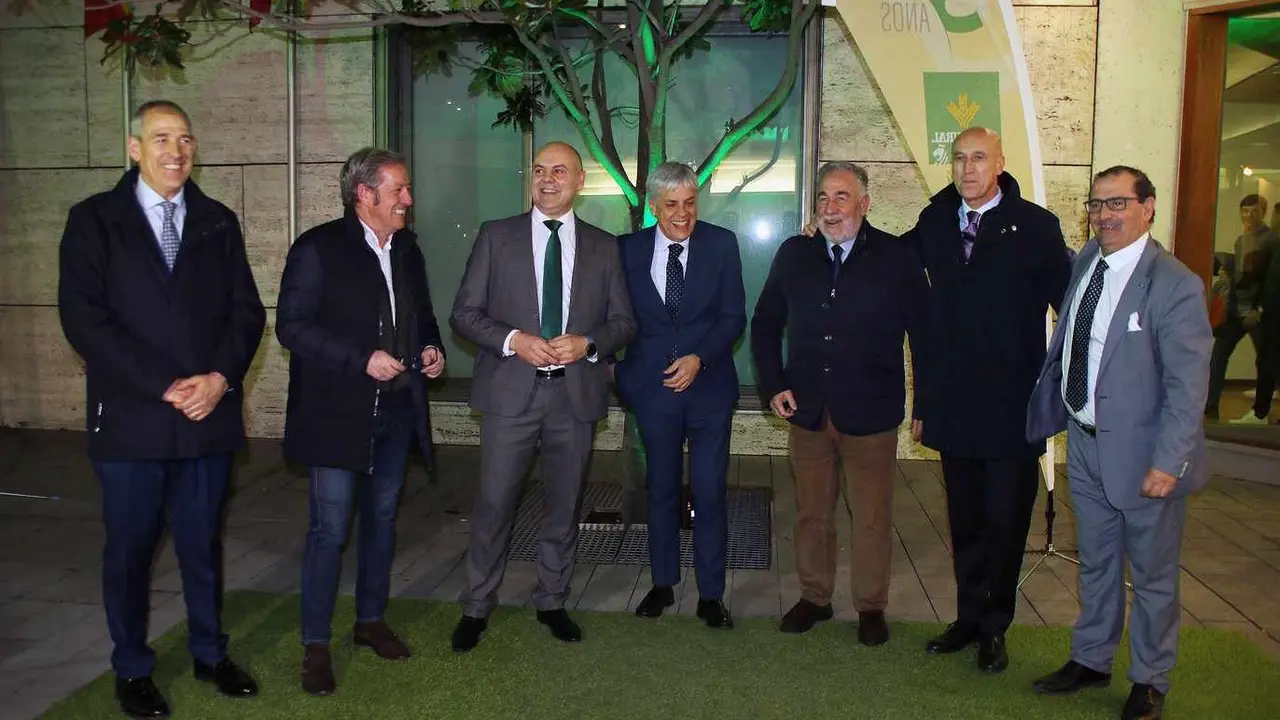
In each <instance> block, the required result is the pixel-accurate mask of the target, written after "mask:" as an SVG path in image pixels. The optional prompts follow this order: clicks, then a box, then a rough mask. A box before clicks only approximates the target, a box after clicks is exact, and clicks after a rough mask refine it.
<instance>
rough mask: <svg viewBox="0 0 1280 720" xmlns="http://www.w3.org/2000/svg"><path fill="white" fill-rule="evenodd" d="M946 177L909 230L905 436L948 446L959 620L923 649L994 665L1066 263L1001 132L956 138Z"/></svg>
mask: <svg viewBox="0 0 1280 720" xmlns="http://www.w3.org/2000/svg"><path fill="white" fill-rule="evenodd" d="M952 175H953V178H954V183H953V184H952V185H949V186H947V187H946V188H944V189H943V190H941V191H939V192H938V193H937V194H936V195H934V196H933V198H932V199H931V200H930V202H929V205H928V206H927V207H925V209H924V210H923V211H921V213H920V219H919V220H918V221H917V223H916V226H915V228H913V229H912V230H911V231H910V232H909V233H908V235H907V237H908V238H909V239H910V240H911V242H912V243H913V244H914V245H915V247H916V250H917V252H919V253H920V257H921V260H922V261H923V263H924V267H925V272H926V273H927V278H928V281H929V287H928V290H927V292H926V302H925V308H926V309H925V315H924V318H925V320H924V322H925V326H926V329H925V331H924V332H923V333H922V336H921V339H920V342H919V343H915V342H914V339H913V343H912V344H913V345H916V346H917V347H916V350H917V351H919V353H920V355H919V357H921V358H922V360H923V362H922V363H921V365H920V374H919V375H918V376H917V378H916V383H915V392H916V402H915V409H916V413H915V416H914V420H913V423H912V424H913V433H914V434H915V436H916V438H917V439H918V440H922V442H923V443H924V444H925V445H926V446H927V447H930V448H933V449H934V450H937V451H938V452H939V453H940V454H941V456H942V475H943V480H944V483H945V485H946V492H947V517H948V520H949V523H950V526H951V542H952V551H953V554H954V555H955V574H956V595H957V597H956V621H955V622H953V623H952V624H951V625H950V627H948V628H947V630H946V632H944V633H943V634H942V635H940V636H939V637H937V638H934V639H933V640H931V641H929V642H928V644H927V646H926V650H927V651H928V652H930V653H935V654H938V653H944V654H945V653H953V652H958V651H960V650H962V649H964V648H966V647H968V646H969V645H971V644H973V643H974V642H977V643H978V658H977V660H978V666H979V667H980V668H982V669H983V670H986V671H988V672H1000V671H1002V670H1004V669H1005V667H1007V666H1008V663H1009V655H1008V652H1007V650H1006V648H1005V630H1006V629H1008V627H1009V624H1010V623H1011V622H1013V613H1014V608H1015V605H1016V600H1017V595H1018V573H1019V572H1020V570H1021V567H1022V558H1023V554H1024V552H1025V549H1026V543H1027V531H1028V530H1029V529H1030V526H1031V512H1032V508H1033V506H1034V505H1035V499H1036V493H1037V491H1038V489H1039V483H1040V475H1039V471H1038V459H1039V457H1040V456H1041V455H1043V454H1044V452H1045V444H1044V442H1043V441H1038V442H1028V441H1027V439H1026V420H1027V401H1028V400H1029V399H1030V398H1031V391H1032V389H1033V388H1035V385H1036V378H1037V377H1039V374H1040V366H1041V365H1042V364H1043V363H1044V358H1045V354H1046V347H1047V344H1048V343H1047V338H1046V337H1045V313H1047V312H1048V310H1049V307H1050V306H1052V307H1053V308H1054V309H1055V310H1056V309H1058V307H1059V306H1060V305H1061V303H1062V297H1063V294H1064V293H1065V292H1066V287H1067V281H1068V280H1069V278H1070V274H1071V261H1070V259H1069V255H1068V252H1067V247H1066V244H1065V243H1064V242H1063V238H1062V229H1061V227H1060V226H1059V223H1058V218H1057V217H1055V216H1054V215H1053V213H1050V212H1049V211H1048V210H1045V209H1044V208H1042V207H1040V206H1039V205H1036V204H1035V203H1033V202H1031V201H1030V200H1027V199H1025V198H1023V197H1022V194H1021V192H1020V190H1019V188H1018V182H1017V181H1016V180H1014V179H1013V176H1011V175H1009V174H1008V173H1006V172H1004V152H1003V150H1002V148H1001V144H1000V136H999V135H997V134H996V133H995V132H993V131H991V130H988V129H986V128H980V127H975V128H970V129H968V130H966V131H964V132H963V133H961V134H960V135H959V136H958V137H956V139H955V141H954V143H953V145H952Z"/></svg>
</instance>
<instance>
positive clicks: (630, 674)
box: [0, 592, 1280, 720]
mask: <svg viewBox="0 0 1280 720" xmlns="http://www.w3.org/2000/svg"><path fill="white" fill-rule="evenodd" d="M352 613H353V609H352V602H351V600H350V598H340V599H339V603H338V612H337V617H336V619H335V628H336V629H337V630H338V632H337V633H335V643H334V646H333V649H334V661H335V663H336V665H337V673H338V690H337V692H336V693H335V694H334V695H333V696H331V697H327V698H315V697H311V696H309V695H307V694H305V693H304V692H303V691H302V690H301V688H300V687H299V685H298V671H299V665H300V662H301V648H300V646H299V644H298V643H299V641H298V627H299V617H300V615H299V607H298V598H297V596H296V595H267V594H262V593H248V592H241V593H233V594H230V595H228V596H227V599H226V606H225V612H224V618H225V622H226V627H227V630H228V631H229V632H230V633H231V635H232V644H231V656H232V658H233V659H234V660H236V661H237V662H239V663H241V664H243V665H245V666H247V667H248V668H250V669H251V670H252V672H253V673H254V675H255V676H256V677H257V679H258V682H259V683H260V685H261V686H262V693H261V695H260V696H259V697H257V698H253V699H249V700H231V699H229V698H224V697H221V696H218V695H217V693H216V692H215V691H214V689H213V687H212V686H210V685H207V684H204V683H200V682H197V681H196V680H194V679H193V678H192V677H191V658H190V657H189V656H188V654H187V651H186V630H185V625H179V626H177V627H176V628H174V630H172V631H171V632H169V633H168V634H166V635H165V636H164V637H162V638H161V639H160V640H159V641H158V642H156V643H155V645H154V647H155V649H156V651H157V653H158V655H159V665H158V668H157V671H156V682H157V683H158V684H159V686H160V688H161V690H163V691H164V692H165V693H166V695H167V696H168V698H169V701H170V704H171V705H172V706H173V709H174V715H175V717H177V718H199V719H200V720H217V719H219V718H228V719H230V718H243V719H245V720H258V719H259V718H377V719H386V720H399V719H401V718H415V719H418V718H449V719H450V720H455V719H456V720H464V719H467V718H519V719H521V720H543V719H544V718H574V719H577V718H590V719H595V718H600V719H602V720H604V719H612V718H662V719H663V720H667V719H670V718H733V719H735V720H736V719H738V718H788V719H793V718H794V719H799V718H804V719H810V718H814V719H816V718H840V719H841V720H853V719H857V718H868V719H872V718H874V719H875V720H899V719H901V720H906V719H908V718H911V719H913V720H914V719H916V718H940V719H944V720H969V719H970V718H972V719H975V720H976V719H979V718H981V719H983V720H997V719H1001V718H1009V719H1010V720H1013V719H1014V718H1016V719H1018V720H1023V719H1025V718H1054V719H1055V720H1085V719H1093V718H1098V719H1103V718H1116V717H1119V713H1120V707H1121V706H1122V704H1123V703H1124V699H1125V697H1126V696H1127V694H1128V691H1129V683H1128V681H1127V680H1126V679H1125V678H1124V674H1125V672H1126V670H1127V665H1128V662H1127V655H1128V647H1127V645H1126V646H1122V647H1121V651H1120V653H1119V655H1120V657H1118V658H1117V660H1118V662H1117V667H1116V668H1115V676H1114V680H1113V683H1112V685H1111V687H1110V688H1108V689H1105V690H1089V691H1084V692H1082V693H1079V694H1077V695H1075V696H1069V697H1057V698H1049V697H1041V696H1038V695H1035V694H1034V693H1032V691H1031V682H1032V680H1033V679H1034V678H1036V677H1038V676H1040V675H1042V674H1044V673H1047V672H1049V671H1052V670H1054V669H1056V668H1057V667H1058V666H1060V665H1061V664H1062V663H1063V662H1064V661H1065V660H1066V657H1067V646H1068V639H1069V634H1070V631H1069V630H1068V629H1067V628H1043V627H1023V626H1015V627H1014V628H1013V629H1012V630H1010V632H1009V636H1008V639H1009V649H1010V654H1011V656H1012V660H1013V662H1012V665H1011V666H1010V668H1009V669H1008V670H1007V671H1005V672H1004V673H1003V674H1000V675H996V676H990V675H986V674H984V673H983V672H981V671H979V670H978V669H977V667H976V666H975V665H974V654H973V652H963V653H958V654H956V655H952V656H944V657H933V656H929V655H926V654H925V653H924V651H923V648H924V643H925V641H926V640H927V639H928V638H929V637H931V636H932V635H933V634H935V633H936V632H937V631H938V630H940V629H941V626H940V625H934V624H926V623H892V624H891V629H892V633H893V637H892V639H891V640H890V641H889V644H888V645H885V646H882V647H879V648H866V647H863V646H861V645H859V644H858V643H857V638H856V631H855V629H854V626H853V625H851V624H850V623H845V622H829V623H824V624H823V625H820V626H819V627H818V628H817V629H815V630H813V631H811V632H810V633H808V634H806V635H783V634H782V633H779V632H778V631H777V626H776V621H773V620H768V619H742V618H739V619H738V620H737V624H738V627H737V628H736V629H735V630H731V631H727V632H726V631H715V630H710V629H708V628H706V627H704V626H703V625H702V624H701V623H700V622H698V621H697V620H695V619H693V618H688V617H675V616H667V617H663V618H662V619H660V620H656V621H653V620H642V619H639V618H636V617H635V616H634V615H631V614H623V613H598V612H575V613H574V617H575V618H576V619H577V620H578V621H579V623H580V624H581V625H582V627H583V631H584V634H585V640H584V642H582V643H581V644H575V645H566V644H564V643H560V642H558V641H556V640H554V639H552V638H551V637H550V635H549V633H548V632H547V630H546V628H544V627H542V626H541V625H539V624H538V623H537V622H536V621H535V620H534V617H533V611H532V610H530V609H528V608H500V609H499V610H498V611H497V612H496V613H495V614H494V616H493V617H492V618H491V619H490V624H489V630H488V632H486V633H485V635H484V638H483V640H482V641H481V643H480V646H479V647H478V648H476V649H475V650H473V651H472V652H471V653H469V654H465V655H455V654H454V653H453V652H452V651H451V650H450V649H449V647H448V645H449V636H450V633H451V632H452V630H453V626H454V623H455V622H456V621H457V619H458V613H459V607H458V606H457V605H455V604H452V603H442V602H431V601H423V600H406V599H397V600H393V601H392V603H391V607H390V609H389V610H388V621H389V622H390V623H391V624H392V626H393V627H394V628H395V629H396V630H397V632H398V633H399V634H400V635H401V637H403V638H404V639H405V641H406V642H408V643H409V645H410V647H412V648H413V649H414V651H415V655H414V657H413V658H412V659H410V660H408V661H405V662H399V663H395V662H387V661H384V660H380V659H378V658H377V657H376V656H374V655H373V653H372V652H371V651H369V650H367V649H365V648H356V647H355V646H354V645H352V643H351V640H350V623H351V621H352V618H353V615H352ZM1173 681H1174V689H1173V692H1172V694H1171V695H1170V696H1169V700H1168V701H1167V703H1166V709H1167V711H1166V713H1165V717H1166V718H1167V720H1177V719H1178V718H1197V719H1201V718H1213V719H1214V720H1230V719H1232V718H1241V719H1244V718H1248V719H1249V720H1259V719H1262V718H1280V664H1277V663H1276V662H1274V661H1273V660H1272V659H1271V658H1269V657H1267V655H1266V654H1265V653H1263V651H1262V650H1261V649H1260V648H1258V647H1257V646H1256V645H1254V644H1252V643H1250V642H1249V641H1248V640H1247V639H1246V638H1245V637H1243V636H1241V635H1238V634H1235V633H1231V632H1226V631H1214V630H1204V629H1188V630H1184V631H1183V633H1182V642H1181V647H1180V652H1179V658H1178V667H1177V670H1176V671H1175V673H1174V678H1173ZM0 714H3V713H0ZM44 717H46V718H51V719H54V720H60V719H62V718H75V719H76V720H84V719H86V718H118V717H120V714H119V710H118V709H117V706H116V704H115V700H114V695H113V684H112V675H111V674H110V673H107V674H106V675H104V676H103V677H100V678H98V679H97V680H94V681H93V682H92V683H90V684H89V685H87V686H85V687H84V688H82V689H80V690H79V691H77V692H76V693H75V694H74V695H73V696H71V697H70V698H67V699H66V700H64V701H62V702H60V703H58V704H57V705H56V706H54V707H53V708H51V709H50V710H49V712H48V713H47V714H46V715H45V716H44Z"/></svg>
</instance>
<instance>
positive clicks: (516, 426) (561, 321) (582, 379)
mask: <svg viewBox="0 0 1280 720" xmlns="http://www.w3.org/2000/svg"><path fill="white" fill-rule="evenodd" d="M585 180H586V173H584V172H583V170H582V158H581V156H580V155H579V154H578V152H577V151H576V150H574V149H573V148H572V147H571V146H569V145H566V144H565V143H550V144H548V145H546V146H545V147H543V148H542V149H541V150H539V151H538V153H537V155H536V156H535V157H534V160H533V209H532V210H531V211H530V212H526V213H522V214H520V215H516V216H514V217H509V218H506V219H503V220H495V221H492V222H487V223H485V224H483V225H481V226H480V234H479V236H478V237H477V238H476V242H475V246H474V247H472V249H471V257H470V258H468V260H467V269H466V272H465V274H464V275H463V277H462V284H461V286H460V287H459V288H458V296H457V298H455V299H454V302H453V313H452V315H451V316H450V318H449V320H450V324H451V325H452V326H453V329H454V330H455V331H457V332H458V334H459V335H462V336H463V337H465V338H466V339H468V340H470V341H471V342H473V343H475V344H476V345H477V346H478V347H479V350H480V354H479V357H477V359H476V365H475V374H474V378H473V379H472V385H471V408H472V409H473V410H476V411H477V412H480V413H482V414H483V417H482V418H481V420H480V446H481V454H480V495H479V498H478V499H477V500H476V504H475V507H474V508H473V509H472V514H471V543H470V549H469V550H468V552H467V588H466V590H465V591H463V594H462V602H463V615H462V619H461V620H459V621H458V626H457V628H456V629H455V630H454V633H453V639H452V644H453V649H454V651H456V652H466V651H468V650H471V649H472V648H474V647H475V646H476V645H477V644H478V643H479V642H480V635H481V633H483V632H484V631H485V629H486V628H487V626H488V620H487V619H488V617H489V613H491V612H492V611H493V608H494V606H495V605H497V602H498V587H499V586H500V585H501V584H502V575H503V572H504V570H505V569H506V563H507V550H508V546H509V543H510V539H511V525H512V522H513V521H514V519H515V513H516V505H517V503H518V501H519V498H520V492H521V490H522V489H523V485H524V477H525V473H526V471H527V470H528V467H529V462H530V460H531V459H532V457H533V452H534V448H535V446H538V445H539V444H540V446H541V451H540V454H541V456H542V479H543V487H544V490H545V493H546V494H545V498H546V499H545V515H544V518H543V521H542V528H541V534H540V537H539V542H538V586H537V588H536V589H535V590H534V592H533V599H532V603H533V606H534V607H535V608H536V609H537V611H538V612H537V616H538V621H539V622H541V623H542V624H544V625H546V626H547V627H549V628H550V629H551V634H552V635H553V636H555V637H556V638H557V639H559V640H563V641H565V642H577V641H579V640H581V639H582V630H581V629H580V628H579V627H578V626H577V624H575V623H574V622H573V620H571V619H570V618H569V615H568V613H567V612H566V611H565V609H564V601H565V598H567V597H568V595H569V579H570V577H571V576H572V575H573V559H574V551H575V550H576V548H577V535H578V518H577V512H578V500H579V495H580V493H581V490H582V480H583V475H584V473H585V472H586V467H587V458H588V457H589V456H590V455H591V440H592V437H593V435H594V433H595V426H596V423H597V422H598V421H600V420H601V419H603V418H604V417H605V413H606V411H607V409H608V395H607V386H608V382H609V377H608V374H607V372H606V367H605V363H604V361H603V360H604V358H605V357H606V356H608V355H609V354H610V353H612V352H615V351H617V350H620V349H621V348H622V347H623V346H624V345H626V344H627V342H628V341H630V340H631V336H632V335H634V334H635V330H636V324H635V320H634V319H633V318H632V316H631V302H630V300H629V299H628V295H627V285H626V281H625V280H624V279H623V276H622V265H621V263H620V262H619V259H618V246H617V243H616V241H615V240H614V237H613V236H612V235H610V234H608V233H606V232H605V231H603V230H601V229H599V228H597V227H593V226H591V225H588V224H587V223H585V222H583V221H581V220H579V219H577V218H576V217H574V213H573V201H574V199H575V198H576V197H577V195H578V191H579V190H581V189H582V184H583V182H585Z"/></svg>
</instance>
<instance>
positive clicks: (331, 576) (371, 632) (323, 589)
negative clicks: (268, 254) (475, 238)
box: [276, 148, 444, 695]
mask: <svg viewBox="0 0 1280 720" xmlns="http://www.w3.org/2000/svg"><path fill="white" fill-rule="evenodd" d="M338 184H339V186H340V192H341V195H342V204H343V206H344V208H345V211H344V212H343V216H342V217H341V218H338V219H336V220H331V221H329V222H327V223H324V224H323V225H319V226H316V227H314V228H311V229H310V230H308V231H307V232H305V233H303V234H302V237H300V238H298V240H297V242H295V243H294V244H293V247H291V248H290V249H289V257H288V260H287V261H286V263H285V268H284V276H283V277H282V278H281V280H280V300H279V302H278V303H277V310H276V336H277V337H279V338H280V345H281V346H283V347H284V348H285V349H287V350H288V351H289V353H290V355H289V403H288V410H287V414H286V417H285V428H284V451H285V457H286V458H288V459H289V460H291V461H293V462H297V463H301V464H303V465H306V466H307V467H308V475H309V477H308V481H309V483H308V490H309V493H310V498H309V499H310V503H309V504H310V511H311V526H310V530H309V531H308V532H307V545H306V550H305V551H304V554H303V564H302V645H303V655H302V689H303V690H304V691H306V692H308V693H311V694H312V695H328V694H330V693H332V692H333V691H334V688H335V685H336V681H335V678H334V673H333V656H332V654H331V653H330V651H329V640H330V636H331V634H332V628H331V626H332V624H333V606H334V602H335V601H336V599H337V596H338V579H339V576H340V575H341V571H342V549H343V548H344V547H345V546H346V544H347V535H348V532H349V530H350V528H351V524H352V523H351V517H352V515H353V514H355V513H356V511H357V509H358V510H359V514H360V539H359V558H358V559H359V567H358V568H357V572H356V622H355V626H354V627H353V629H352V637H353V638H354V641H355V644H356V645H361V646H366V647H369V648H372V649H373V651H374V653H375V654H377V655H378V657H381V658H384V659H387V660H403V659H405V658H408V657H409V655H410V651H409V648H408V647H407V646H406V645H405V644H404V642H403V641H401V640H400V638H399V637H398V636H397V635H396V634H395V632H393V631H392V630H391V628H390V627H389V626H388V625H387V622H386V619H385V617H384V616H385V612H386V609H387V598H388V596H389V595H390V590H391V562H392V560H394V559H395V551H396V534H395V533H396V513H397V510H398V506H399V502H400V494H401V489H402V488H403V486H404V477H405V466H406V463H407V461H408V455H409V448H410V447H411V446H412V445H413V444H414V441H415V440H416V441H417V443H418V447H419V448H421V449H422V452H423V458H424V459H426V460H429V459H430V455H431V434H430V430H429V429H428V424H427V408H428V405H427V384H426V380H425V378H424V376H425V377H430V378H434V377H438V376H439V375H440V373H442V372H444V351H443V349H442V348H443V343H442V342H441V340H440V328H439V326H438V325H437V324H436V317H435V312H434V311H433V310H432V307H431V293H430V291H429V290H428V289H427V270H426V262H425V261H424V259H423V257H422V250H421V249H419V248H418V243H417V236H416V235H414V234H413V232H412V231H410V230H407V229H405V214H406V213H407V211H408V209H409V207H410V206H412V205H413V196H412V194H411V193H410V192H409V170H408V167H407V165H406V163H405V159H404V157H403V156H401V155H400V154H399V153H395V152H391V151H388V150H382V149H379V148H362V149H360V150H357V151H356V152H354V153H352V155H351V157H350V158H348V159H347V162H346V163H345V164H344V165H343V167H342V172H341V173H340V174H339V176H338ZM414 368H416V370H415V369H414Z"/></svg>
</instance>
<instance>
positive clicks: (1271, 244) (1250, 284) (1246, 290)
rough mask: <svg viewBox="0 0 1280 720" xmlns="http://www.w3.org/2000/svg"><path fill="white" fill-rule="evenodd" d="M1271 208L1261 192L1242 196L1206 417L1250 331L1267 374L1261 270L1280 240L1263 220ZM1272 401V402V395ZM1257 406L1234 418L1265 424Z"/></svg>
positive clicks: (1212, 413) (1258, 364)
mask: <svg viewBox="0 0 1280 720" xmlns="http://www.w3.org/2000/svg"><path fill="white" fill-rule="evenodd" d="M1266 214H1267V200H1266V198H1264V197H1262V196H1261V195H1246V196H1244V198H1243V199H1241V200H1240V225H1241V227H1242V230H1241V233H1240V237H1238V238H1236V243H1235V252H1234V256H1233V257H1232V265H1231V290H1230V293H1229V294H1228V296H1227V312H1226V318H1225V319H1224V320H1223V322H1222V324H1221V325H1219V326H1218V328H1217V330H1216V332H1215V333H1214V341H1213V360H1212V364H1211V365H1210V373H1209V396H1208V399H1207V400H1206V401H1205V410H1204V414H1205V418H1206V419H1209V420H1217V419H1218V416H1219V412H1218V404H1219V401H1220V400H1221V398H1222V390H1223V387H1224V386H1225V385H1226V377H1227V365H1228V364H1229V363H1230V361H1231V355H1232V353H1234V352H1235V350H1236V346H1237V345H1239V344H1240V341H1241V340H1243V339H1244V337H1245V336H1246V335H1248V336H1249V339H1250V340H1251V341H1252V342H1253V348H1254V351H1255V354H1256V360H1255V363H1254V367H1255V370H1256V372H1257V375H1255V376H1254V377H1255V378H1261V377H1262V375H1263V357H1262V352H1261V349H1262V348H1263V346H1264V343H1265V341H1264V338H1263V337H1262V334H1263V327H1262V324H1261V322H1260V321H1261V319H1262V283H1263V274H1264V273H1265V272H1266V270H1267V265H1268V264H1269V262H1270V257H1271V253H1272V250H1273V249H1274V248H1275V247H1276V246H1277V244H1278V243H1280V241H1277V239H1276V234H1275V233H1273V232H1272V231H1271V228H1269V227H1267V224H1266V223H1265V222H1263V220H1264V219H1265V218H1266ZM1268 402H1270V401H1269V400H1268ZM1255 410H1256V408H1255V409H1252V410H1248V411H1246V412H1245V413H1244V414H1243V415H1241V416H1240V417H1239V418H1234V419H1233V422H1235V423H1236V424H1245V425H1265V424H1266V422H1267V420H1266V416H1265V415H1263V416H1261V417H1259V416H1258V415H1257V414H1256V412H1255Z"/></svg>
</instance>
